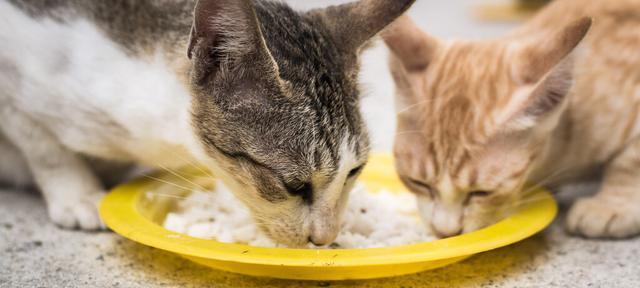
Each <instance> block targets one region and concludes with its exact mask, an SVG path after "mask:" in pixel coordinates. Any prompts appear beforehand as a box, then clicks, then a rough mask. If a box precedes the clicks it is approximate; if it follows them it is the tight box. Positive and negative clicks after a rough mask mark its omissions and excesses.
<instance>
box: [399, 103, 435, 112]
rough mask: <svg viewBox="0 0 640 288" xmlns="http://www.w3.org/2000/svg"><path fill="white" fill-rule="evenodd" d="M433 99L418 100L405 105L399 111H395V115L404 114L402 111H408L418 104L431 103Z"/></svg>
mask: <svg viewBox="0 0 640 288" xmlns="http://www.w3.org/2000/svg"><path fill="white" fill-rule="evenodd" d="M435 100H436V99H428V100H423V101H420V102H418V103H414V104H411V105H409V106H407V107H404V108H403V109H402V110H400V111H398V112H396V115H400V114H404V113H406V112H408V111H409V110H412V109H414V108H417V107H418V106H420V105H424V104H428V103H431V102H433V101H435Z"/></svg>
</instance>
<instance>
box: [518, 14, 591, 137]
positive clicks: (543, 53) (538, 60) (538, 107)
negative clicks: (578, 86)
mask: <svg viewBox="0 0 640 288" xmlns="http://www.w3.org/2000/svg"><path fill="white" fill-rule="evenodd" d="M591 23H592V20H591V18H582V19H579V20H577V21H575V22H573V23H571V24H569V25H568V26H566V27H565V28H564V29H562V30H561V31H558V32H556V33H554V34H553V35H552V36H551V38H546V41H535V42H534V43H532V44H530V45H529V46H528V47H525V48H524V49H523V50H521V53H520V54H519V55H518V56H517V57H518V58H519V60H520V61H517V63H520V65H516V66H515V68H516V69H518V70H516V71H514V75H515V77H516V78H518V79H516V81H517V82H519V84H520V85H521V86H522V87H523V88H522V90H521V92H522V93H516V95H514V99H513V100H512V102H513V103H511V105H510V108H509V109H507V110H510V111H511V112H509V113H508V114H509V115H510V116H509V117H508V119H507V120H508V121H509V122H510V124H509V125H510V126H511V127H512V128H515V129H518V130H522V129H526V128H529V127H532V126H534V125H536V124H539V122H541V120H543V119H546V118H545V116H547V115H552V114H554V113H553V112H554V111H557V110H558V109H559V108H560V107H562V106H563V105H562V104H563V103H564V102H565V101H564V100H565V98H566V96H567V95H568V94H569V91H570V89H571V86H572V84H573V67H574V65H573V64H574V59H573V57H571V56H570V54H571V52H573V51H574V49H576V47H577V46H578V45H579V44H580V43H581V41H582V40H583V39H584V37H585V36H586V35H587V32H588V31H589V29H590V27H591Z"/></svg>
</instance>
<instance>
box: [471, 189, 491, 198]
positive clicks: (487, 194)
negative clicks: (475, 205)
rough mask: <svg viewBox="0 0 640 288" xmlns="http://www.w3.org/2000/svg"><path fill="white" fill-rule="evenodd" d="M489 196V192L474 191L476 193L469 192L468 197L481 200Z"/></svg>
mask: <svg viewBox="0 0 640 288" xmlns="http://www.w3.org/2000/svg"><path fill="white" fill-rule="evenodd" d="M490 195H491V192H489V191H485V190H476V191H471V192H469V197H476V198H482V197H487V196H490Z"/></svg>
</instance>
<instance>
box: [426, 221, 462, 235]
mask: <svg viewBox="0 0 640 288" xmlns="http://www.w3.org/2000/svg"><path fill="white" fill-rule="evenodd" d="M431 230H432V231H433V233H434V234H435V235H436V237H438V238H447V237H453V236H457V235H460V234H461V233H462V226H460V227H452V226H449V227H438V226H436V225H433V224H431Z"/></svg>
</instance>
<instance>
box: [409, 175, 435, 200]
mask: <svg viewBox="0 0 640 288" xmlns="http://www.w3.org/2000/svg"><path fill="white" fill-rule="evenodd" d="M407 181H408V182H409V184H410V185H411V186H413V187H416V188H417V189H420V190H421V191H425V192H426V193H427V194H428V195H429V196H433V188H432V187H431V185H429V184H427V183H424V182H423V181H420V180H416V179H412V178H407Z"/></svg>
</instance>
